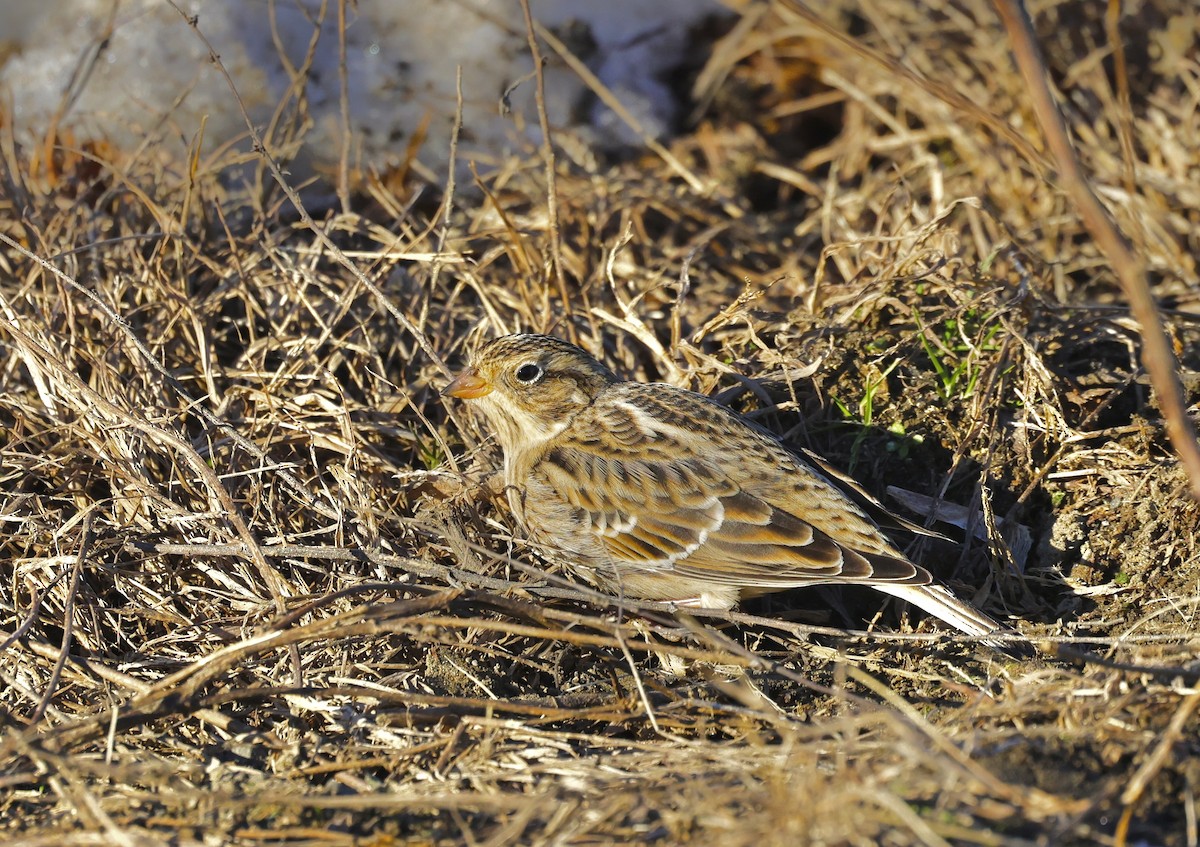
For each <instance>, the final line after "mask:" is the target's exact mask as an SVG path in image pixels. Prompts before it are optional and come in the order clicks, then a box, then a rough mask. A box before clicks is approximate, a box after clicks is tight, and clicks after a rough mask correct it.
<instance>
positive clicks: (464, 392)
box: [442, 368, 492, 400]
mask: <svg viewBox="0 0 1200 847" xmlns="http://www.w3.org/2000/svg"><path fill="white" fill-rule="evenodd" d="M491 393H492V384H491V383H490V382H488V381H487V380H486V379H484V378H483V377H481V376H480V375H479V374H477V373H476V372H475V369H474V368H467V369H466V370H465V371H463V372H462V373H460V374H459V375H458V376H456V377H455V378H454V381H453V382H451V383H450V384H449V385H447V386H446V387H445V388H443V389H442V396H443V397H457V398H458V399H460V400H477V399H479V398H480V397H483V396H484V395H485V394H491Z"/></svg>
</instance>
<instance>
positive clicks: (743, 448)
mask: <svg viewBox="0 0 1200 847" xmlns="http://www.w3.org/2000/svg"><path fill="white" fill-rule="evenodd" d="M442 395H443V396H446V397H451V398H456V399H459V400H464V401H467V402H468V403H469V404H471V405H473V406H474V407H476V408H478V409H479V410H480V411H481V412H482V414H483V417H484V419H485V420H486V423H487V425H488V428H489V429H490V430H491V432H492V433H493V434H494V436H495V438H496V440H497V442H498V443H499V445H500V448H501V450H502V451H503V459H504V467H503V482H504V490H505V492H506V495H507V501H508V505H509V508H510V509H511V511H512V513H513V515H514V516H515V517H516V519H517V521H518V522H519V523H520V524H521V526H522V528H523V529H524V530H525V532H526V533H527V535H528V538H529V541H530V542H531V543H532V544H533V546H534V548H535V549H537V550H539V551H542V552H543V553H544V554H545V555H546V556H547V557H548V558H549V559H550V560H551V561H560V562H562V563H563V564H564V565H565V566H566V567H567V570H568V571H569V572H571V573H573V574H575V575H577V576H580V577H582V578H583V579H584V581H585V582H588V583H591V584H593V585H596V586H598V587H599V588H601V589H603V590H604V591H607V592H608V593H610V594H614V595H618V596H622V597H626V598H631V599H640V600H651V601H663V602H669V603H673V604H676V605H679V606H685V607H686V606H691V607H698V608H711V609H721V610H728V609H731V608H733V607H734V606H735V605H737V603H738V602H739V601H741V600H743V599H745V598H747V597H753V596H757V595H760V594H764V593H769V592H774V591H782V590H785V589H791V588H798V587H804V586H814V585H832V584H859V585H869V586H871V587H872V588H874V589H876V590H879V591H882V592H884V593H886V594H890V595H892V596H894V597H897V598H900V599H901V600H905V601H907V602H909V603H911V604H913V605H915V606H917V607H919V608H920V609H922V610H924V611H925V612H926V613H928V614H931V615H933V616H935V617H937V618H940V619H941V620H942V621H944V622H945V623H948V624H950V625H951V626H953V627H955V628H956V629H958V630H960V631H962V632H964V633H966V634H968V635H971V636H989V635H992V636H995V635H1012V634H1014V631H1013V630H1011V629H1008V628H1006V627H1004V626H1002V625H1001V624H1000V623H998V622H997V621H995V620H993V619H992V618H991V617H989V616H988V615H986V614H984V613H983V612H982V611H980V610H978V609H976V608H975V607H974V606H972V605H970V604H968V603H966V602H964V601H963V600H960V599H959V598H958V597H956V596H955V595H954V594H953V593H952V592H951V591H950V590H949V589H948V588H946V587H944V586H942V585H940V584H938V583H936V582H935V581H934V579H933V576H932V575H931V573H930V572H929V571H928V570H926V569H925V568H924V567H922V566H920V565H918V564H916V563H914V562H912V561H911V560H910V559H909V558H908V557H907V556H905V555H904V554H903V553H902V552H901V551H900V550H899V549H897V548H896V546H894V544H893V543H892V542H891V540H889V538H888V537H887V536H886V535H885V534H884V532H883V530H882V528H881V527H880V524H879V523H877V522H876V521H875V520H873V519H872V517H871V516H869V515H868V513H867V511H866V510H865V509H864V508H863V507H862V506H860V505H859V504H858V503H857V502H855V500H853V499H852V498H851V497H850V496H849V495H848V494H847V493H846V492H844V491H843V490H841V489H840V488H839V487H838V486H837V485H836V484H835V483H834V482H833V481H832V479H831V476H830V475H828V474H829V472H828V471H826V472H824V473H823V472H822V471H821V470H819V469H818V467H816V466H814V464H812V463H810V462H808V461H806V460H805V459H803V458H801V457H800V456H799V455H798V454H797V453H795V452H793V451H792V450H790V449H788V448H787V447H786V446H785V445H784V443H783V442H782V441H781V440H780V439H779V438H777V437H776V436H775V435H773V434H772V433H770V432H769V431H767V430H765V429H763V428H761V427H759V426H758V425H756V424H754V423H753V422H751V421H749V420H747V419H746V418H744V417H742V416H741V415H739V414H738V413H736V412H735V411H733V410H731V409H729V408H727V407H725V406H722V405H720V404H719V403H717V402H716V401H714V400H712V399H710V398H709V397H707V396H705V395H703V394H698V393H695V392H692V391H688V390H685V389H682V388H678V387H675V386H672V385H668V384H663V383H642V382H637V381H632V380H626V379H622V378H620V377H618V376H617V375H616V374H615V373H614V372H613V371H612V370H610V369H609V368H608V367H606V366H605V365H603V364H602V363H601V362H599V361H598V360H597V359H596V358H594V357H593V356H591V355H590V354H588V353H587V352H586V351H584V350H583V349H581V348H579V347H577V346H575V345H574V344H571V343H569V342H567V341H564V340H562V339H560V338H557V337H555V336H551V335H537V334H524V333H523V334H515V335H505V336H502V337H500V338H496V339H494V340H492V341H489V342H486V343H485V344H483V345H482V346H481V347H480V348H479V349H478V350H477V351H476V352H475V354H474V355H473V356H471V358H470V362H469V364H468V366H467V367H466V368H465V369H463V370H462V371H461V372H460V373H458V375H457V376H456V377H454V379H453V380H452V381H451V382H450V383H449V384H448V385H447V386H445V388H444V389H443V391H442ZM1007 641H1008V639H1005V638H1001V639H998V640H996V641H991V642H986V643H990V644H991V645H992V646H995V647H997V648H998V649H1001V650H1006V647H1005V644H1006V643H1007ZM1009 652H1011V651H1009Z"/></svg>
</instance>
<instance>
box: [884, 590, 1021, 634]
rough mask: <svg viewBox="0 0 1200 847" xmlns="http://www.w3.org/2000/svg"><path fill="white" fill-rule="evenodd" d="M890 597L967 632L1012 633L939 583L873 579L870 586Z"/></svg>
mask: <svg viewBox="0 0 1200 847" xmlns="http://www.w3.org/2000/svg"><path fill="white" fill-rule="evenodd" d="M871 587H872V588H874V589H875V590H877V591H884V592H887V593H888V594H891V595H892V596H893V597H899V598H900V599H901V600H907V601H908V602H909V603H912V604H913V605H914V606H916V607H917V608H919V609H922V610H924V611H926V612H928V613H929V614H931V615H933V616H934V617H935V618H938V619H940V620H943V621H945V622H946V623H948V624H950V625H951V626H953V627H954V628H956V629H959V630H961V631H962V632H965V633H966V634H967V635H991V634H993V633H1011V632H1012V630H1011V629H1009V628H1008V627H1006V626H1002V625H1001V624H999V623H997V622H996V621H994V620H992V619H991V618H989V617H988V616H987V615H985V614H984V613H983V612H981V611H979V610H978V609H975V608H973V607H971V606H969V605H967V604H966V603H964V602H963V601H962V600H959V599H958V598H957V597H955V596H954V595H953V594H951V593H950V590H949V589H947V588H943V587H942V586H940V585H888V584H887V583H886V582H876V583H874V584H873V585H872V586H871Z"/></svg>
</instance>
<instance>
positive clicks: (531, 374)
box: [517, 362, 542, 385]
mask: <svg viewBox="0 0 1200 847" xmlns="http://www.w3.org/2000/svg"><path fill="white" fill-rule="evenodd" d="M541 378H542V367H541V365H535V364H534V363H533V362H530V363H528V364H525V365H521V367H519V368H517V381H518V382H523V383H525V384H526V385H529V384H531V383H534V382H537V381H538V380H539V379H541Z"/></svg>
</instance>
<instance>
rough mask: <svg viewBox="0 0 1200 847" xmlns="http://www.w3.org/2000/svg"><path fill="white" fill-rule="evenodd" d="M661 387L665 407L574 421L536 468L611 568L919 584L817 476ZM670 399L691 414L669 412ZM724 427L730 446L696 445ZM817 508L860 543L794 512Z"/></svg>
mask: <svg viewBox="0 0 1200 847" xmlns="http://www.w3.org/2000/svg"><path fill="white" fill-rule="evenodd" d="M642 387H643V388H644V387H645V386H642ZM656 388H661V389H663V390H668V389H667V387H665V386H660V387H656ZM669 391H671V392H674V394H672V395H671V397H670V400H671V402H669V403H662V404H659V403H656V402H655V401H654V400H653V399H652V398H649V397H647V396H643V397H639V398H638V402H636V403H622V402H611V403H607V404H605V406H604V408H603V410H597V411H596V412H593V413H592V415H590V416H589V417H588V418H586V419H577V420H576V421H575V422H574V423H573V425H572V426H571V427H570V432H569V434H568V433H564V435H563V436H562V437H560V438H558V439H556V442H555V443H554V444H552V445H548V447H549V449H547V451H546V452H545V453H544V454H543V456H542V457H541V459H540V461H539V462H538V467H537V472H538V473H539V475H540V476H541V478H542V479H543V481H544V482H545V483H546V484H548V485H549V486H550V488H551V489H553V490H554V491H555V492H556V493H557V495H558V496H559V497H560V498H562V500H563V501H565V502H566V503H567V504H568V505H569V506H570V507H571V509H572V511H573V513H574V514H575V515H576V516H577V517H578V518H579V519H580V520H581V522H582V523H583V525H584V527H585V529H586V530H587V531H588V532H591V533H593V534H594V536H595V537H596V538H597V539H598V540H599V542H600V543H601V545H602V546H603V547H604V549H605V550H606V551H607V553H608V555H609V556H610V557H611V558H612V560H613V564H614V565H616V566H618V567H620V566H625V567H632V568H637V569H639V570H643V571H650V572H652V571H667V572H671V573H673V574H675V575H677V576H681V577H687V578H691V579H696V580H700V581H703V582H706V583H714V584H721V585H733V586H739V587H759V588H784V587H789V586H799V585H805V584H811V583H817V582H857V581H865V582H892V583H904V584H923V583H925V582H928V581H929V575H928V573H927V572H926V571H924V570H923V569H921V568H918V567H917V566H916V565H914V564H913V563H911V562H909V561H908V560H907V559H905V558H903V556H901V555H900V554H899V553H898V552H895V551H892V550H891V548H890V545H888V544H887V543H886V541H884V540H883V539H882V537H881V536H879V534H878V530H877V529H875V528H874V527H873V525H870V523H869V521H867V519H866V518H865V517H859V513H858V512H857V510H856V509H855V507H854V506H853V504H851V503H850V502H849V501H848V500H846V499H845V498H844V497H843V496H842V495H841V494H840V493H838V492H837V491H836V490H835V489H833V488H832V487H831V486H829V484H828V483H826V482H825V481H824V480H823V478H821V477H820V476H819V475H818V474H816V473H815V472H813V471H812V470H811V469H809V468H805V467H803V466H801V465H800V464H799V462H798V461H796V460H795V459H794V458H791V457H790V454H787V453H786V451H784V450H782V448H773V447H772V446H770V445H769V444H768V443H767V442H766V441H764V440H762V439H761V438H760V437H759V436H757V435H755V434H753V433H752V430H750V429H749V428H747V427H745V426H744V424H741V422H740V421H739V420H738V419H737V418H735V417H734V416H733V415H732V413H729V412H728V411H726V410H724V409H722V408H721V407H718V406H715V404H711V403H710V402H709V401H707V400H705V399H704V398H701V397H699V395H691V394H685V393H684V392H679V391H678V389H669ZM675 395H683V401H685V402H686V403H697V404H698V406H697V408H695V409H692V408H687V409H686V414H684V415H682V416H680V414H679V412H680V409H679V404H680V402H681V398H680V397H678V396H675ZM660 405H661V406H663V407H664V408H660ZM672 416H674V418H673V417H672ZM685 425H686V426H687V427H688V428H687V429H684V428H683V426H685ZM731 425H732V426H733V427H734V429H733V430H732V432H733V433H734V436H735V438H736V440H737V441H738V443H737V444H736V445H722V444H721V442H720V441H719V440H717V439H715V438H714V439H706V438H704V437H703V436H704V430H705V429H706V428H709V427H711V428H713V429H715V430H716V432H717V433H720V434H721V435H723V436H724V437H725V438H726V440H728V438H729V436H730V432H731V430H730V426H731ZM739 426H740V427H741V428H740V429H739V428H738V427H739ZM714 435H715V433H714ZM723 447H724V448H725V449H722V448H723ZM781 462H782V463H783V465H782V466H780V463H781ZM789 471H791V472H792V473H791V474H789ZM789 476H790V477H792V478H790V479H789V478H788V477H789ZM781 477H782V478H783V479H782V481H780V478H781ZM822 509H825V510H827V511H829V512H830V513H835V512H844V511H846V510H849V515H848V516H846V517H845V523H846V525H847V532H846V533H845V535H846V536H847V538H851V539H853V538H857V539H859V540H860V541H863V542H864V543H863V544H853V543H850V542H849V541H847V539H846V538H838V537H834V535H833V529H832V528H830V529H829V530H828V531H823V530H822V529H821V528H818V526H815V525H814V521H812V520H806V519H805V518H804V517H802V516H801V513H802V512H809V511H811V510H822ZM839 520H840V519H839V518H837V517H836V516H834V517H832V518H831V517H829V516H828V515H827V516H826V520H825V521H824V523H825V525H826V527H827V528H829V527H831V524H832V525H833V526H834V527H836V526H837V525H839ZM868 529H869V531H867V530H868ZM856 533H857V534H856Z"/></svg>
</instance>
